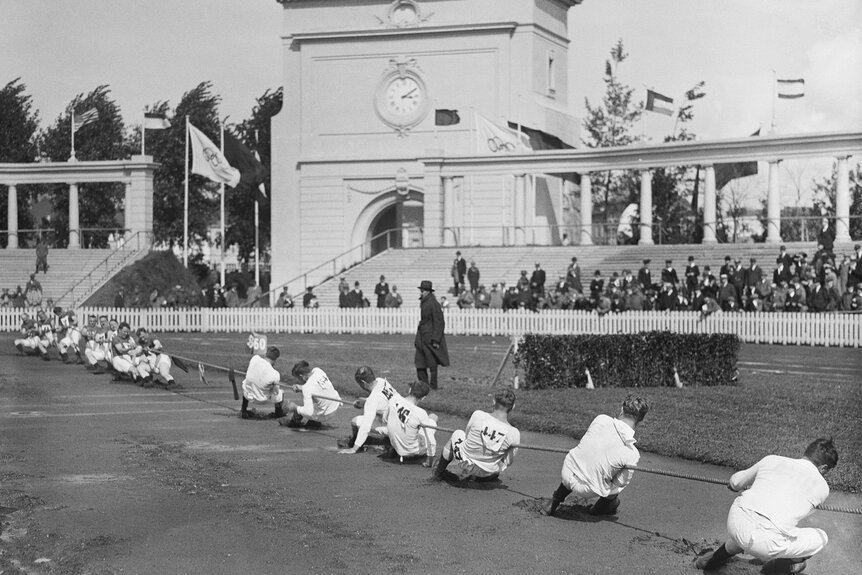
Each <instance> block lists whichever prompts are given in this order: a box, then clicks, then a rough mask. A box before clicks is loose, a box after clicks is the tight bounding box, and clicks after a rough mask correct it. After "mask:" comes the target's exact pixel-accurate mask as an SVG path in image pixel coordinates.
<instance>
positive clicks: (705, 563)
mask: <svg viewBox="0 0 862 575" xmlns="http://www.w3.org/2000/svg"><path fill="white" fill-rule="evenodd" d="M713 556H715V550H712V551H708V552H707V553H704V554H703V555H701V556H700V557H698V558H697V559H696V560H695V562H694V566H695V567H696V568H697V569H701V570H703V571H712V570H713V569H718V568H719V567H721V566H722V565H724V563H725V561H726V560H725V561H716V562H713V560H712V558H713Z"/></svg>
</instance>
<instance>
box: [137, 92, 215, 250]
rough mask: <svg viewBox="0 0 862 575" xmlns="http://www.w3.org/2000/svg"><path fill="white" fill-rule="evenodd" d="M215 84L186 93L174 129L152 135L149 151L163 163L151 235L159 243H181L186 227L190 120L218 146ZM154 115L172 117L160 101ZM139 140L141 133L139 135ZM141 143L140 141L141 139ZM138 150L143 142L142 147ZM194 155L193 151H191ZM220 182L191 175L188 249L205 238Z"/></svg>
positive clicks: (156, 183)
mask: <svg viewBox="0 0 862 575" xmlns="http://www.w3.org/2000/svg"><path fill="white" fill-rule="evenodd" d="M220 102H221V98H220V97H219V96H217V95H215V94H213V93H212V83H211V82H201V83H200V84H198V85H197V86H196V87H195V88H193V89H192V90H190V91H188V92H186V93H185V94H183V96H182V98H181V99H180V102H179V104H177V107H176V109H175V110H174V111H173V121H172V122H171V127H170V128H168V129H166V130H159V131H155V132H150V133H148V134H147V135H148V137H147V153H148V154H152V155H153V159H154V160H155V161H156V162H158V163H160V164H161V167H160V168H159V169H158V170H156V173H155V177H154V182H153V186H154V192H153V232H154V235H155V241H156V242H158V243H161V244H166V245H170V246H173V245H175V244H179V245H182V239H183V228H184V203H185V201H184V198H185V168H186V164H185V162H186V160H185V153H186V143H185V138H186V125H185V123H186V116H188V119H189V122H190V123H191V124H193V125H194V126H195V127H196V128H198V129H199V130H201V131H203V132H204V133H205V134H207V136H208V137H209V138H210V139H211V140H212V141H213V142H215V143H219V142H220V138H219V132H220V129H219V119H218V105H219V103H220ZM150 111H152V112H156V113H162V114H167V115H171V114H170V106H169V105H168V104H167V103H166V102H156V103H155V104H154V105H153V106H151V107H150ZM137 137H138V138H140V134H138V136H137ZM138 142H140V140H138ZM138 147H140V143H138ZM189 155H191V151H189ZM218 203H219V197H218V184H216V183H214V182H211V181H209V180H207V179H206V178H203V177H201V176H198V175H195V174H192V173H191V172H189V212H188V214H189V246H199V245H200V244H201V242H203V241H205V240H206V239H207V230H208V228H209V225H210V224H211V223H212V222H213V221H214V219H215V218H216V217H217V213H218Z"/></svg>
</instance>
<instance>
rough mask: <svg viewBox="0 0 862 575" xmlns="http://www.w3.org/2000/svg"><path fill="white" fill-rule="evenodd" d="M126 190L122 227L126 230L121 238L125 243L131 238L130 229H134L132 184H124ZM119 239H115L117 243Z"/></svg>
mask: <svg viewBox="0 0 862 575" xmlns="http://www.w3.org/2000/svg"><path fill="white" fill-rule="evenodd" d="M125 188H126V197H125V203H124V204H123V227H124V228H126V231H125V232H124V233H123V237H124V238H125V240H126V241H129V240H130V239H131V237H132V229H133V228H134V227H135V220H134V216H133V214H134V212H135V200H134V197H135V196H134V194H133V192H132V182H130V181H129V182H125ZM119 240H120V238H119V237H117V242H119Z"/></svg>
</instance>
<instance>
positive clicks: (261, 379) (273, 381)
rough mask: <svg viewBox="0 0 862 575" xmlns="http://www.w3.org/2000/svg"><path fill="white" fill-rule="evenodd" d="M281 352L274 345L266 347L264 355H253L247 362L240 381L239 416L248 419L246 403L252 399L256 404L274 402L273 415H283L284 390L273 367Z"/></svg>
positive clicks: (279, 376)
mask: <svg viewBox="0 0 862 575" xmlns="http://www.w3.org/2000/svg"><path fill="white" fill-rule="evenodd" d="M280 355H281V352H280V351H279V350H278V348H277V347H275V346H274V345H271V346H269V347H268V348H266V356H264V357H261V356H259V355H253V356H252V357H251V361H249V362H248V369H247V370H246V374H245V379H244V380H243V381H242V409H241V410H240V416H241V417H242V418H243V419H250V418H251V417H252V415H251V413H249V411H248V404H249V402H250V401H253V402H255V403H257V404H270V403H274V404H275V413H274V414H273V417H276V418H280V417H284V415H285V414H284V408H283V403H282V401H283V400H284V392H283V391H282V389H281V387H280V386H279V385H278V382H279V381H280V380H281V374H279V373H278V370H277V369H275V367H274V366H275V362H276V360H278V357H279V356H280Z"/></svg>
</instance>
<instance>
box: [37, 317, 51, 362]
mask: <svg viewBox="0 0 862 575" xmlns="http://www.w3.org/2000/svg"><path fill="white" fill-rule="evenodd" d="M36 329H37V330H38V331H39V344H38V347H39V352H40V353H42V354H46V353H48V348H49V347H50V346H51V345H52V344H53V343H54V341H55V338H54V326H53V324H51V320H50V319H48V318H45V319H44V320H40V321H38V322H37V324H36Z"/></svg>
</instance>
